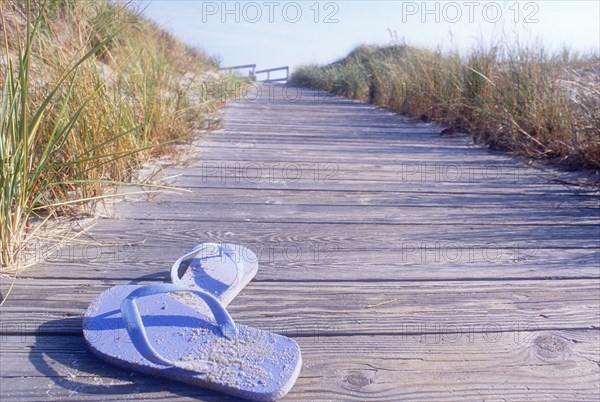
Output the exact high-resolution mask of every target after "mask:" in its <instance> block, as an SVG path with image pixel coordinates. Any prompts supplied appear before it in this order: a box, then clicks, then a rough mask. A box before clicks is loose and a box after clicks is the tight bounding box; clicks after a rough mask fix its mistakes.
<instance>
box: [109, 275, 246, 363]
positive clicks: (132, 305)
mask: <svg viewBox="0 0 600 402" xmlns="http://www.w3.org/2000/svg"><path fill="white" fill-rule="evenodd" d="M172 292H188V293H193V294H195V295H196V296H198V297H200V299H202V300H203V301H204V302H205V303H206V305H207V306H208V307H209V309H210V311H211V312H212V314H213V315H214V317H215V320H216V322H217V325H218V327H219V329H220V331H221V334H222V335H223V336H224V337H225V338H227V339H233V338H235V337H237V336H238V329H237V326H236V325H235V323H234V322H233V319H232V318H231V316H230V315H229V313H228V312H227V310H225V308H224V307H223V306H222V305H221V303H220V302H219V301H218V300H217V299H216V298H215V297H214V296H212V295H210V294H208V293H206V292H203V291H201V290H196V289H190V288H188V287H184V286H177V285H172V284H168V283H165V284H159V285H148V286H143V287H140V288H137V289H135V290H133V291H132V292H131V293H130V294H129V295H128V296H127V297H126V298H125V299H124V300H123V301H122V302H121V315H122V316H123V320H124V321H125V327H126V328H127V332H128V334H129V338H130V339H131V341H132V343H133V345H134V346H135V348H136V349H137V351H138V352H139V353H140V354H141V355H142V356H143V357H144V358H146V359H147V360H149V361H150V362H152V363H155V364H158V365H163V366H172V367H178V368H181V369H184V370H191V371H194V372H199V371H201V366H204V367H206V366H207V365H208V362H206V361H203V362H197V361H195V362H182V361H174V360H170V359H167V358H165V357H163V356H161V355H160V354H159V353H158V352H157V351H156V350H155V349H154V348H153V347H152V345H151V344H150V340H149V339H148V334H147V333H146V327H145V326H144V323H143V321H142V317H141V316H140V311H139V309H138V307H137V304H136V302H135V300H136V299H138V298H140V297H145V296H152V295H157V294H163V293H172Z"/></svg>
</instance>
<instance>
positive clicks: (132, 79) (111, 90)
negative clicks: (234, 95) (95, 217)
mask: <svg viewBox="0 0 600 402" xmlns="http://www.w3.org/2000/svg"><path fill="white" fill-rule="evenodd" d="M92 3H93V6H94V13H93V15H92V16H93V18H91V17H90V9H89V7H90V5H91V4H92ZM86 7H87V8H86ZM117 7H118V5H116V6H115V5H110V4H108V3H107V2H106V1H105V0H94V1H93V2H91V1H89V0H88V1H85V2H78V1H63V0H54V1H51V2H44V1H34V0H24V1H20V0H19V1H14V2H12V1H6V2H2V3H1V4H0V17H1V19H0V23H1V26H2V29H0V32H2V34H3V37H2V39H1V41H0V43H1V44H2V47H3V49H4V51H3V53H4V56H0V83H1V86H0V91H1V92H0V95H1V96H0V158H1V160H0V165H1V166H2V170H1V172H0V184H1V187H2V190H1V193H0V242H1V252H0V270H7V269H14V267H15V266H16V265H18V263H19V256H20V253H21V251H22V250H23V249H24V247H25V245H26V244H27V241H28V240H29V239H31V238H32V236H34V235H35V228H34V227H33V225H31V222H32V218H34V217H35V218H38V219H37V220H38V221H39V220H41V221H44V220H45V219H48V218H50V217H55V216H58V215H63V216H64V215H67V216H72V215H75V214H80V213H82V212H91V211H93V209H94V206H95V203H96V202H98V200H100V199H102V198H103V197H106V196H107V190H108V189H109V188H110V186H111V185H113V184H116V183H122V182H126V181H128V180H130V179H131V177H132V175H133V173H134V172H135V170H136V168H138V167H139V166H140V164H141V163H142V162H143V161H144V160H146V159H147V158H148V157H150V156H152V155H158V154H161V153H169V152H173V151H174V149H175V147H174V145H175V144H177V143H182V142H184V141H189V140H191V138H192V136H193V133H194V130H195V129H196V128H198V127H200V126H204V124H205V121H206V118H207V116H209V115H210V114H211V113H214V112H215V111H217V110H218V109H219V108H220V107H221V106H222V104H223V103H224V101H225V96H224V94H225V93H226V92H227V87H228V85H230V84H232V83H233V82H234V80H235V78H233V77H221V76H219V75H218V74H217V63H216V62H214V61H213V60H211V59H210V58H208V57H206V56H205V55H204V54H203V53H201V52H199V51H197V50H195V49H192V48H189V47H187V46H185V45H184V44H183V43H181V42H180V41H178V40H177V39H176V38H174V37H173V36H171V35H170V34H169V33H167V32H165V31H163V30H161V29H160V28H159V27H157V26H156V25H155V24H153V23H151V22H149V21H147V20H144V19H143V18H141V17H139V16H137V15H134V14H132V13H127V12H126V11H125V10H123V9H118V8H117ZM215 82H218V83H219V84H218V85H215ZM208 86H210V88H211V90H210V91H207V87H208ZM215 88H216V90H215ZM219 89H222V91H221V92H220V91H219ZM36 227H40V226H39V225H37V226H36Z"/></svg>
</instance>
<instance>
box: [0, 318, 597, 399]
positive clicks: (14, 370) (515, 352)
mask: <svg viewBox="0 0 600 402" xmlns="http://www.w3.org/2000/svg"><path fill="white" fill-rule="evenodd" d="M296 339H297V340H298V342H299V343H300V346H301V348H302V353H303V360H304V364H303V367H302V371H301V373H300V378H299V379H298V382H297V383H296V385H295V387H294V388H293V389H292V391H291V393H290V394H289V395H288V396H287V397H286V398H285V400H307V399H310V400H315V401H319V400H356V401H364V400H381V401H397V400H407V399H408V400H414V399H419V400H427V401H432V400H440V401H455V400H463V399H477V400H481V399H496V398H504V399H519V400H540V401H542V400H550V399H560V400H578V401H587V400H590V401H595V400H597V398H598V396H599V394H600V389H599V387H600V385H599V384H600V383H599V382H598V381H597V379H598V376H599V375H600V368H599V366H598V364H599V361H600V357H599V354H600V350H599V348H600V338H599V334H598V331H596V330H590V331H534V332H529V331H524V332H514V331H506V332H493V331H491V330H490V331H487V332H471V331H470V330H465V332H463V333H460V334H454V333H448V332H446V331H445V329H443V328H442V329H440V330H439V331H437V332H432V333H427V334H416V335H413V334H411V333H409V332H406V333H404V334H400V335H398V336H380V337H371V336H353V337H327V336H320V335H319V334H318V333H316V334H312V335H311V336H306V337H297V338H296ZM2 341H3V342H2V343H0V348H1V351H2V352H1V353H0V359H1V360H2V363H3V364H2V365H1V366H0V367H2V369H1V372H0V387H1V389H2V394H3V397H6V398H9V399H11V400H13V399H14V400H20V401H28V400H31V399H37V398H38V397H39V395H42V394H43V395H44V396H45V399H46V400H95V399H99V398H102V399H103V400H132V399H135V400H159V399H165V400H166V399H168V400H187V398H196V399H200V400H207V401H212V400H232V399H230V398H227V397H226V396H223V395H220V394H215V393H211V392H208V391H203V390H201V389H198V388H194V387H191V386H186V385H182V384H179V383H174V382H167V381H164V380H161V379H159V378H153V377H149V376H145V375H141V374H136V373H129V372H126V371H125V370H122V369H119V368H117V367H113V366H111V365H108V364H105V363H104V362H101V361H100V360H98V359H97V358H96V357H94V356H93V355H92V354H91V353H90V352H88V351H87V347H86V345H85V343H84V341H83V339H82V338H81V337H74V336H61V337H56V336H38V337H36V338H34V337H3V338H2Z"/></svg>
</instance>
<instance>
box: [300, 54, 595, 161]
mask: <svg viewBox="0 0 600 402" xmlns="http://www.w3.org/2000/svg"><path fill="white" fill-rule="evenodd" d="M291 81H292V82H293V83H295V84H297V85H301V86H310V87H313V88H317V89H323V90H326V91H330V92H332V93H334V94H337V95H341V96H346V97H351V98H355V99H359V100H362V101H366V102H372V103H374V104H376V105H378V106H381V107H385V108H389V109H391V110H393V111H397V112H399V113H403V114H407V115H409V116H412V117H415V118H418V119H421V120H424V121H429V120H434V121H437V122H440V123H442V124H444V125H447V126H448V127H449V128H448V129H447V130H445V132H446V133H455V132H467V133H470V134H471V135H472V136H473V137H474V138H475V139H476V140H478V141H480V142H482V143H485V144H488V145H490V146H491V147H493V148H497V149H505V150H510V151H511V152H513V153H515V154H519V155H522V156H526V157H528V158H540V159H545V160H549V161H553V162H556V163H559V164H561V165H562V166H564V167H567V168H574V169H578V168H593V169H600V85H599V84H598V82H600V59H599V58H598V54H589V55H576V54H572V53H571V52H569V51H566V50H565V51H562V52H560V53H557V54H550V53H548V52H546V51H545V50H544V48H543V47H542V46H537V47H526V46H519V45H515V46H509V45H502V44H498V45H495V46H480V47H478V48H475V49H473V50H472V51H471V52H470V53H469V54H468V55H460V54H458V53H457V52H441V51H438V52H434V51H429V50H425V49H418V48H414V47H410V46H407V45H405V44H401V45H392V46H387V47H376V46H361V47H359V48H357V49H355V50H354V51H353V52H351V53H350V54H349V55H348V56H347V57H346V58H344V59H342V60H340V61H338V62H336V63H333V64H331V65H327V66H316V65H311V66H305V67H303V68H300V69H299V70H297V71H296V72H295V73H294V74H293V76H292V78H291Z"/></svg>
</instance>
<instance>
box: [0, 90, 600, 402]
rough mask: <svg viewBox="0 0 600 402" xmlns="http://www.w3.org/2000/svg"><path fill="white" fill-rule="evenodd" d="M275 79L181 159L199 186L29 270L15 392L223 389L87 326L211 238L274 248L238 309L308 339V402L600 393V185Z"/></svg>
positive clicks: (12, 360) (6, 339) (6, 375)
mask: <svg viewBox="0 0 600 402" xmlns="http://www.w3.org/2000/svg"><path fill="white" fill-rule="evenodd" d="M262 91H263V92H262V97H261V100H260V101H258V102H239V103H233V104H231V105H230V106H229V107H228V108H227V111H226V116H225V130H224V131H221V132H216V133H212V134H210V135H208V136H207V137H206V138H205V139H204V140H202V141H200V142H199V144H198V145H199V146H200V148H201V150H202V154H201V157H200V159H198V160H197V161H196V162H194V163H193V164H192V165H191V166H189V167H185V168H182V167H180V168H173V169H170V170H169V172H168V173H169V174H181V177H180V178H179V180H178V185H180V186H181V187H183V188H186V189H190V190H192V191H191V192H189V193H182V194H174V193H168V194H163V195H160V196H159V197H157V198H156V199H154V200H152V201H151V202H147V201H146V202H135V203H129V202H128V203H121V204H120V205H119V206H118V209H119V211H118V213H119V216H120V219H119V220H115V219H103V220H101V221H100V223H99V224H98V225H97V226H96V227H95V228H93V230H92V231H91V236H93V238H94V240H95V241H100V242H105V243H115V242H116V243H119V244H122V246H119V247H115V246H112V247H105V248H100V249H97V248H94V247H87V248H85V247H84V246H78V247H74V248H68V249H65V250H63V251H62V253H61V254H59V255H55V256H54V257H52V258H51V259H50V260H48V261H45V262H43V263H40V264H39V265H38V266H37V267H36V268H33V269H30V270H29V271H28V272H27V273H26V278H24V279H22V280H21V281H19V282H17V285H16V287H15V289H14V291H13V294H12V296H11V298H10V299H9V302H8V303H7V304H8V305H7V306H6V307H5V308H3V309H2V311H1V317H0V320H1V327H0V329H1V331H2V338H1V343H0V346H1V348H2V349H1V354H0V363H1V372H0V375H1V377H0V392H1V396H2V398H1V399H2V400H13V399H14V400H48V399H55V400H71V399H72V400H88V399H89V400H94V399H100V398H102V399H107V400H123V399H148V400H154V399H165V400H174V399H178V398H181V399H185V398H188V397H192V398H199V399H206V400H215V401H220V400H223V396H222V395H219V394H213V393H208V392H205V391H202V390H198V389H195V388H192V387H189V386H186V385H180V384H169V383H167V382H165V381H162V380H160V379H154V378H150V377H146V376H142V375H137V374H131V373H128V372H124V371H122V370H119V369H117V368H114V367H112V366H109V365H106V364H104V363H102V362H100V361H99V360H97V359H96V358H94V357H93V356H92V355H90V353H89V352H88V351H87V349H86V347H85V344H84V342H83V340H82V337H81V315H82V313H83V312H84V310H85V308H86V307H87V305H88V304H89V302H90V301H91V300H92V299H93V298H94V297H95V296H96V295H97V294H98V293H99V292H101V291H102V290H104V289H106V288H107V287H110V286H113V285H116V284H127V283H150V282H157V281H163V280H166V278H167V277H168V274H167V269H168V268H169V267H170V265H171V264H172V262H173V261H174V260H175V259H176V258H177V257H178V256H180V255H181V254H182V253H183V252H184V251H186V250H188V249H189V248H190V247H191V246H193V245H194V244H195V243H197V242H200V241H227V242H237V243H241V244H244V245H246V246H248V247H250V248H252V249H254V250H255V251H256V252H257V254H259V256H260V270H259V273H258V275H257V277H256V279H255V280H254V281H253V282H251V284H250V285H249V286H248V287H247V288H246V289H245V290H244V291H243V292H242V294H240V296H238V298H237V299H236V300H235V301H234V302H233V303H232V305H231V306H230V311H231V313H232V315H233V317H234V318H235V319H237V320H238V321H239V322H241V323H245V324H250V325H254V326H258V327H261V328H264V329H269V330H272V331H276V332H280V333H284V334H287V335H290V336H293V337H295V339H297V340H298V341H299V343H300V345H301V347H302V351H303V355H304V366H303V369H302V373H301V376H300V378H299V380H298V382H297V384H296V386H295V387H294V388H293V390H292V392H291V393H290V395H289V396H288V399H289V400H357V401H363V400H366V399H380V400H390V401H392V400H394V401H395V400H401V399H423V400H427V401H431V400H437V399H441V400H450V401H456V400H460V399H461V398H471V399H478V400H481V399H486V400H487V399H502V398H505V399H508V400H511V399H519V400H522V399H527V398H529V399H535V400H544V401H545V400H551V399H553V398H556V399H559V400H598V396H599V395H600V389H599V387H600V381H599V380H600V363H599V362H600V350H599V349H600V332H599V328H600V322H599V314H600V288H599V286H600V282H599V278H600V268H599V267H600V250H599V245H598V242H599V236H600V227H599V216H598V197H597V195H594V194H590V193H586V192H585V191H583V190H581V189H577V188H572V187H569V186H566V185H565V184H564V183H562V184H561V183H560V182H557V180H555V179H556V177H555V174H553V173H551V172H547V171H540V170H535V169H531V168H528V167H527V165H524V164H522V163H520V162H517V161H515V160H513V159H511V158H509V157H507V156H503V155H498V154H492V153H490V152H488V151H486V150H483V149H479V148H477V147H472V146H469V145H468V144H467V141H466V140H465V139H462V138H444V137H441V136H440V135H439V130H438V129H436V128H435V127H433V126H430V125H426V124H414V123H412V122H410V121H408V120H406V119H404V118H402V117H398V116H394V115H392V114H389V113H386V112H384V111H381V110H377V109H375V108H373V107H371V106H368V105H365V104H362V103H357V102H352V101H349V100H343V99H337V98H327V97H324V94H322V93H317V94H315V93H313V92H311V91H307V90H305V91H304V92H303V97H302V99H301V100H299V101H298V102H292V101H285V100H284V99H282V97H281V87H277V86H264V87H262ZM271 93H275V97H274V98H273V96H272V95H269V94H271ZM315 95H318V96H315ZM295 97H296V92H295V91H294V90H293V89H291V90H289V92H288V94H287V98H288V100H289V99H292V98H295ZM558 176H559V178H560V177H563V176H562V175H558ZM127 244H130V246H127ZM7 285H8V284H7V281H6V280H5V281H4V283H3V284H2V290H3V291H5V290H6V288H7Z"/></svg>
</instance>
